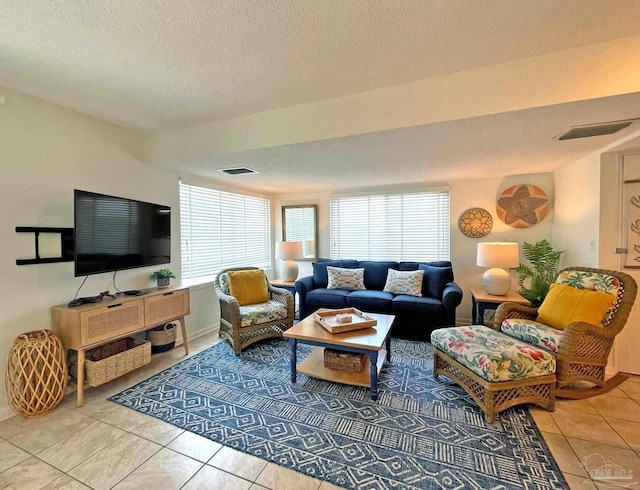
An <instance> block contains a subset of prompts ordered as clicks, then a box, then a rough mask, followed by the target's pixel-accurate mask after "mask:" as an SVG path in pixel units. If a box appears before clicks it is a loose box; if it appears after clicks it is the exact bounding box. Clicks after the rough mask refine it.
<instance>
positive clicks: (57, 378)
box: [5, 330, 67, 417]
mask: <svg viewBox="0 0 640 490" xmlns="http://www.w3.org/2000/svg"><path fill="white" fill-rule="evenodd" d="M5 386H6V390H7V401H8V402H9V406H10V407H11V408H12V409H13V410H14V411H15V412H16V413H18V414H19V415H22V416H23V417H36V416H38V415H43V414H45V413H48V412H50V411H51V410H53V409H54V408H56V407H57V406H58V405H59V404H60V402H61V401H62V398H63V397H64V394H65V392H66V390H67V363H66V359H65V349H64V347H63V345H62V341H61V340H60V339H59V338H58V337H57V336H56V335H54V334H53V333H52V332H51V330H34V331H32V332H27V333H23V334H22V335H19V336H18V337H17V338H16V340H15V341H14V343H13V346H12V347H11V349H9V356H8V357H7V371H6V373H5Z"/></svg>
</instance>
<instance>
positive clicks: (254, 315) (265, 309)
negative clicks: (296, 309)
mask: <svg viewBox="0 0 640 490" xmlns="http://www.w3.org/2000/svg"><path fill="white" fill-rule="evenodd" d="M287 314H288V313H287V305H284V304H282V303H279V302H278V301H274V300H269V301H267V302H265V303H257V304H251V305H246V306H241V307H240V325H241V326H243V327H250V326H252V325H259V324H261V323H268V322H273V321H275V320H284V319H286V318H287Z"/></svg>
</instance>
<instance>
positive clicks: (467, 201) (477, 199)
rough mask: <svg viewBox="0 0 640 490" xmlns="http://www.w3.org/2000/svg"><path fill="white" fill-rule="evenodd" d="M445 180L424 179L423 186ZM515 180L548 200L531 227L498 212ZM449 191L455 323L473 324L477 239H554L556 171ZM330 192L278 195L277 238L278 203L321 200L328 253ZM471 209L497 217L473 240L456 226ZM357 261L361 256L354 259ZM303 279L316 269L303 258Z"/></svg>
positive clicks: (325, 253) (469, 183) (461, 183)
mask: <svg viewBox="0 0 640 490" xmlns="http://www.w3.org/2000/svg"><path fill="white" fill-rule="evenodd" d="M430 184H432V185H433V184H441V183H426V182H425V183H424V185H425V186H428V185H430ZM516 184H534V185H536V186H538V187H540V188H541V189H542V190H544V191H545V192H546V194H547V197H548V198H549V201H550V211H549V214H548V215H547V217H546V218H545V219H544V220H543V221H542V222H540V223H538V224H537V225H535V226H532V227H530V228H525V229H516V228H512V227H510V226H508V225H506V224H504V223H503V222H502V221H500V219H499V218H498V216H497V215H496V200H497V198H498V197H499V195H500V194H501V193H502V192H503V191H504V190H505V189H507V188H508V187H510V186H512V185H516ZM449 186H450V189H451V262H452V263H453V272H454V275H455V279H456V282H457V283H458V284H459V285H460V287H461V288H462V289H463V292H464V297H463V300H462V304H461V305H460V306H459V307H458V310H457V322H458V323H459V324H464V323H467V324H468V323H470V322H471V295H470V293H469V289H470V288H477V287H482V274H483V273H484V271H485V269H483V268H480V267H477V266H476V248H477V244H478V243H479V242H483V241H485V242H488V241H515V242H518V243H520V244H522V243H523V242H525V241H526V242H529V243H532V242H536V241H538V240H542V239H543V238H546V239H547V240H551V230H552V226H553V220H554V208H555V206H554V183H553V175H552V174H550V173H544V174H529V175H513V176H509V177H505V178H487V179H474V180H457V181H451V182H449ZM330 199H331V193H330V192H329V191H327V192H323V193H316V194H310V193H304V194H302V193H291V194H281V195H278V196H275V197H274V200H273V206H274V216H275V219H274V224H275V228H276V232H275V233H276V239H279V238H278V237H281V233H282V227H281V217H280V206H283V205H293V204H317V205H318V234H319V237H318V238H319V241H318V255H319V256H320V257H329V251H330V247H329V245H330V244H329V203H330ZM470 207H481V208H484V209H486V210H487V211H489V213H491V216H492V217H493V229H492V231H491V233H489V235H487V236H486V237H484V238H482V239H475V238H469V237H466V236H464V235H463V234H462V232H461V231H460V230H459V228H458V219H459V218H460V215H461V214H462V213H463V212H464V211H465V210H467V209H468V208H470ZM352 258H354V259H358V258H359V257H352ZM298 266H299V267H300V273H299V277H304V276H306V275H310V274H312V273H313V271H312V268H311V264H310V263H308V262H306V263H305V262H299V263H298ZM512 278H513V289H516V288H517V283H516V276H515V275H512Z"/></svg>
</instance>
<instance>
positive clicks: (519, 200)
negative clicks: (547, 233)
mask: <svg viewBox="0 0 640 490" xmlns="http://www.w3.org/2000/svg"><path fill="white" fill-rule="evenodd" d="M496 211H497V213H498V217H499V218H500V219H501V220H502V221H504V222H505V223H506V224H507V225H509V226H512V227H514V228H528V227H530V226H533V225H535V224H537V223H539V222H540V221H542V220H543V219H544V217H545V216H546V215H547V213H548V212H549V200H548V199H547V195H546V194H545V192H544V191H543V190H542V189H540V187H537V186H535V185H532V184H520V185H514V186H512V187H509V188H508V189H507V190H505V191H504V192H503V193H502V194H501V195H500V197H499V198H498V203H497V208H496Z"/></svg>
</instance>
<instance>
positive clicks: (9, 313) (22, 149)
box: [0, 89, 217, 419]
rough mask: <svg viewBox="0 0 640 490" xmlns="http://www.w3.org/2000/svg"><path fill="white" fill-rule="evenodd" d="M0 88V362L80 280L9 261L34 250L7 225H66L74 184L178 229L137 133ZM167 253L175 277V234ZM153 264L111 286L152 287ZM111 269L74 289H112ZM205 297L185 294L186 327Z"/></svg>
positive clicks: (192, 327) (0, 406) (2, 399)
mask: <svg viewBox="0 0 640 490" xmlns="http://www.w3.org/2000/svg"><path fill="white" fill-rule="evenodd" d="M2 94H3V95H4V96H5V97H6V98H7V102H6V104H5V105H2V106H0V168H1V169H2V179H1V181H0V186H2V187H1V192H0V204H1V208H2V213H1V214H0V229H1V230H2V254H0V261H1V264H2V271H3V280H2V294H1V295H0V298H2V299H1V301H2V315H0V365H1V366H2V367H3V369H4V367H5V366H6V359H7V354H8V351H9V348H10V347H11V345H12V344H13V341H14V339H15V338H16V337H17V336H18V335H19V334H21V333H23V332H27V331H30V330H35V329H43V328H50V327H51V313H50V308H51V307H52V306H54V305H58V304H64V303H67V302H69V301H70V300H71V299H73V297H74V296H75V294H76V290H77V289H78V288H79V287H80V284H81V283H82V278H75V277H74V271H73V262H64V263H55V264H40V265H23V266H17V265H16V259H18V258H32V257H33V251H34V245H33V235H31V234H23V233H16V232H15V227H16V226H48V227H73V189H75V188H78V189H84V190H89V191H96V192H101V193H105V194H114V195H118V196H123V197H129V198H135V199H139V200H143V201H150V202H155V203H160V204H167V205H169V206H171V208H172V210H173V219H172V235H173V236H174V237H179V231H180V230H179V198H178V177H177V175H176V174H175V173H173V172H169V171H166V170H162V169H158V168H156V167H153V166H150V165H147V164H144V163H142V160H143V135H142V134H140V133H137V132H134V131H130V130H126V129H123V128H120V127H117V126H114V125H111V124H108V123H105V122H102V121H99V120H97V119H94V118H91V117H89V116H85V115H82V114H80V113H77V112H74V111H72V110H68V109H64V108H62V107H59V106H56V105H53V104H49V103H46V102H43V101H41V100H38V99H35V98H32V97H29V96H26V95H22V94H19V93H16V92H12V91H10V90H5V89H3V90H2ZM47 248H51V247H47ZM171 256H172V259H173V260H172V262H171V264H170V265H169V266H168V267H170V268H171V269H172V270H173V271H174V272H175V273H176V274H177V275H178V274H179V272H180V246H179V240H177V239H174V240H173V241H172V250H171ZM152 270H153V269H152V268H148V267H147V268H141V269H134V270H131V271H124V272H118V274H117V286H118V288H120V289H136V288H144V287H150V286H153V284H152V282H151V281H150V280H149V274H150V273H151V271H152ZM112 277H113V274H98V275H94V276H89V278H88V279H87V282H86V283H85V285H84V286H83V287H82V289H81V290H80V294H79V296H94V295H96V294H98V293H99V292H100V291H105V290H111V291H114V288H113V284H112ZM211 296H213V298H215V295H214V293H213V289H212V288H210V290H209V291H207V290H206V289H202V288H200V289H198V290H196V291H194V292H193V294H192V304H191V308H192V310H193V311H194V314H192V315H190V317H188V318H187V328H188V329H189V335H191V336H192V335H193V334H194V332H201V331H202V330H203V329H206V328H207V327H211V326H213V325H214V322H215V321H217V318H213V316H212V315H213V312H212V311H211V308H210V307H209V306H208V302H210V301H213V300H212V299H211ZM215 303H217V301H215ZM194 320H195V322H194ZM3 378H4V376H3ZM7 414H8V415H11V414H12V412H10V410H9V409H8V408H7V402H6V396H5V391H4V390H0V419H2V418H4V417H5V416H6V415H7Z"/></svg>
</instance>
